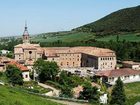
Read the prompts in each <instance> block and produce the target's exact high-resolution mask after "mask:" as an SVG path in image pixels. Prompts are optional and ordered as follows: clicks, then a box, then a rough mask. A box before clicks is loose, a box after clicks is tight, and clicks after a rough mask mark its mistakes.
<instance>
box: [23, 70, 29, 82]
mask: <svg viewBox="0 0 140 105" xmlns="http://www.w3.org/2000/svg"><path fill="white" fill-rule="evenodd" d="M22 76H23V81H30V75H29V71H25V72H22ZM26 76H27V77H26Z"/></svg>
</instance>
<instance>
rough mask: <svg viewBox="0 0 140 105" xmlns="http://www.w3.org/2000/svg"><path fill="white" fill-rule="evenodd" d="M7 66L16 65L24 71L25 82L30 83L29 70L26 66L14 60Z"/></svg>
mask: <svg viewBox="0 0 140 105" xmlns="http://www.w3.org/2000/svg"><path fill="white" fill-rule="evenodd" d="M7 65H14V66H16V67H17V68H19V69H20V70H21V71H22V76H23V81H30V75H29V69H28V68H27V67H26V66H24V65H22V64H19V63H18V62H16V61H14V60H11V61H10V62H9V63H7Z"/></svg>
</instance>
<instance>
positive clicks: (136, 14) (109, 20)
mask: <svg viewBox="0 0 140 105" xmlns="http://www.w3.org/2000/svg"><path fill="white" fill-rule="evenodd" d="M139 19H140V6H137V7H132V8H126V9H122V10H119V11H116V12H114V13H111V14H110V15H107V16H105V17H104V18H101V19H100V20H98V21H95V22H93V23H90V24H87V25H84V26H81V27H79V28H76V29H73V30H75V31H82V32H96V33H98V34H99V35H102V34H103V35H104V34H115V33H122V32H140V21H139Z"/></svg>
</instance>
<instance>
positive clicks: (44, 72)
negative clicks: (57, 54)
mask: <svg viewBox="0 0 140 105" xmlns="http://www.w3.org/2000/svg"><path fill="white" fill-rule="evenodd" d="M33 68H34V70H35V71H36V72H37V74H38V79H39V81H40V82H46V81H47V80H52V81H55V78H56V76H57V75H58V72H59V66H58V65H57V63H56V62H49V61H44V60H42V59H38V60H37V61H36V62H35V64H34V67H33Z"/></svg>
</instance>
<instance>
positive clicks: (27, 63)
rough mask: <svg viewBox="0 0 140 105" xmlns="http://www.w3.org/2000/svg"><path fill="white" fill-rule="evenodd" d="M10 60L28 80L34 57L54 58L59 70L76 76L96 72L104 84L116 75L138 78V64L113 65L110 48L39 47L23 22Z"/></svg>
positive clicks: (115, 61) (128, 79)
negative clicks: (32, 40) (18, 42)
mask: <svg viewBox="0 0 140 105" xmlns="http://www.w3.org/2000/svg"><path fill="white" fill-rule="evenodd" d="M14 55H15V59H14V62H13V61H12V62H10V64H15V65H17V67H20V68H21V70H22V72H23V73H22V74H23V78H24V80H25V81H29V80H30V76H29V72H30V70H32V67H33V64H34V62H35V61H37V59H39V58H42V59H43V60H45V61H54V62H56V63H57V64H58V66H59V67H60V69H61V70H65V71H68V72H71V73H73V74H77V75H79V76H92V77H93V76H96V77H97V78H99V79H100V80H101V81H103V82H106V83H108V84H115V81H116V80H117V78H118V77H120V78H121V80H122V81H123V82H124V83H129V82H136V81H140V64H139V63H135V62H131V61H125V62H123V63H122V65H123V66H124V67H123V68H121V69H119V68H117V67H116V65H117V60H116V54H115V52H114V51H112V50H110V49H105V48H97V47H81V46H79V47H40V45H39V44H31V43H30V36H29V33H28V30H27V25H26V26H25V30H24V33H23V44H19V45H16V46H15V47H14Z"/></svg>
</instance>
